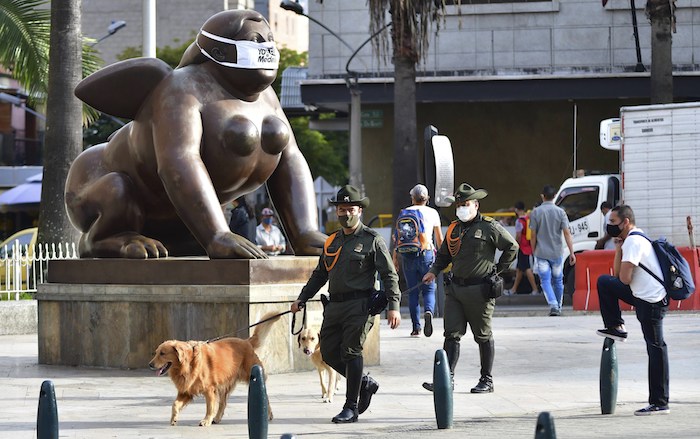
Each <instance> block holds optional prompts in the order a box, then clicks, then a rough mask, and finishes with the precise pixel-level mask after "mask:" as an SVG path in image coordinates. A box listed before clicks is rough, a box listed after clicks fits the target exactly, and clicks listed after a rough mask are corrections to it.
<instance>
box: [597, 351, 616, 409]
mask: <svg viewBox="0 0 700 439" xmlns="http://www.w3.org/2000/svg"><path fill="white" fill-rule="evenodd" d="M617 378H618V374H617V351H616V349H615V340H613V339H611V338H606V339H605V341H604V342H603V354H602V355H601V357H600V412H601V413H602V414H604V415H611V414H613V413H615V404H616V402H617Z"/></svg>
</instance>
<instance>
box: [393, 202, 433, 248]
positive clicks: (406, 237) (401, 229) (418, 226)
mask: <svg viewBox="0 0 700 439" xmlns="http://www.w3.org/2000/svg"><path fill="white" fill-rule="evenodd" d="M394 244H395V245H396V251H397V252H399V253H417V252H420V251H421V250H425V249H427V248H428V240H427V237H426V234H425V224H424V223H423V214H422V213H421V211H420V210H417V209H403V210H402V211H401V212H399V216H398V218H397V219H396V226H395V227H394Z"/></svg>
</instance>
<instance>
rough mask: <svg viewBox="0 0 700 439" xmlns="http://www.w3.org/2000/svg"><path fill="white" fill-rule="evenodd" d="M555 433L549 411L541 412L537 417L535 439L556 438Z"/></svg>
mask: <svg viewBox="0 0 700 439" xmlns="http://www.w3.org/2000/svg"><path fill="white" fill-rule="evenodd" d="M556 438H557V433H556V432H555V431H554V418H553V417H552V415H550V414H549V412H542V413H540V415H539V416H538V417H537V426H536V427H535V439H556Z"/></svg>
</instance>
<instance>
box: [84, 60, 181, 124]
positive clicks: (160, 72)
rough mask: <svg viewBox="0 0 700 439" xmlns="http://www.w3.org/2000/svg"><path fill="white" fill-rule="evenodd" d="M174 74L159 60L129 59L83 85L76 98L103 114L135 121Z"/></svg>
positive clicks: (105, 69) (101, 70)
mask: <svg viewBox="0 0 700 439" xmlns="http://www.w3.org/2000/svg"><path fill="white" fill-rule="evenodd" d="M172 70H173V69H172V68H171V67H170V66H169V65H168V64H166V63H165V62H163V61H161V60H159V59H158V58H132V59H127V60H125V61H120V62H118V63H114V64H111V65H109V66H107V67H105V68H103V69H100V70H98V71H96V72H95V73H93V74H92V75H90V76H88V77H87V78H85V79H83V80H82V81H80V83H79V84H78V86H77V87H75V95H76V96H77V97H78V98H79V99H80V100H81V101H83V102H85V103H86V104H88V105H90V106H91V107H93V108H95V109H96V110H99V111H101V112H103V113H107V114H110V115H112V116H118V117H124V118H127V119H134V118H135V117H136V113H138V111H139V108H141V105H142V104H143V102H144V101H145V100H146V98H147V97H148V95H149V94H150V93H151V92H152V91H153V89H154V88H155V86H156V85H158V83H160V81H162V80H163V78H165V77H166V76H167V75H169V74H170V72H172Z"/></svg>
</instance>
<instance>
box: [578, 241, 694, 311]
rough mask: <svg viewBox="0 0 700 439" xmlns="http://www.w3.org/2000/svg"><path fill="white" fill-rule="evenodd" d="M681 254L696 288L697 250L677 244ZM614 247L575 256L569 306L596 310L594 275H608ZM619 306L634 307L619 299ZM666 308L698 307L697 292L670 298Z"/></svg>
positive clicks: (582, 309)
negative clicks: (572, 289)
mask: <svg viewBox="0 0 700 439" xmlns="http://www.w3.org/2000/svg"><path fill="white" fill-rule="evenodd" d="M678 250H679V251H680V252H681V254H682V255H683V257H684V258H685V259H686V260H687V261H688V263H689V264H690V267H691V269H692V271H693V280H694V281H695V285H696V287H697V289H700V284H698V282H699V281H700V249H697V248H696V249H691V248H690V247H679V248H678ZM614 257H615V251H614V250H590V251H585V252H581V253H578V254H577V255H576V265H575V269H576V272H575V273H576V282H575V289H574V295H573V307H574V310H577V311H597V310H600V303H599V301H598V287H597V281H598V277H599V276H601V275H603V274H612V272H613V259H614ZM620 309H621V310H623V311H630V310H632V309H634V308H633V307H632V306H631V305H628V304H626V303H624V302H622V301H620ZM668 309H669V310H670V311H674V310H686V311H687V310H700V293H699V292H698V291H696V292H695V293H694V294H693V295H692V296H690V297H689V298H687V299H686V300H671V303H670V304H669V307H668Z"/></svg>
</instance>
